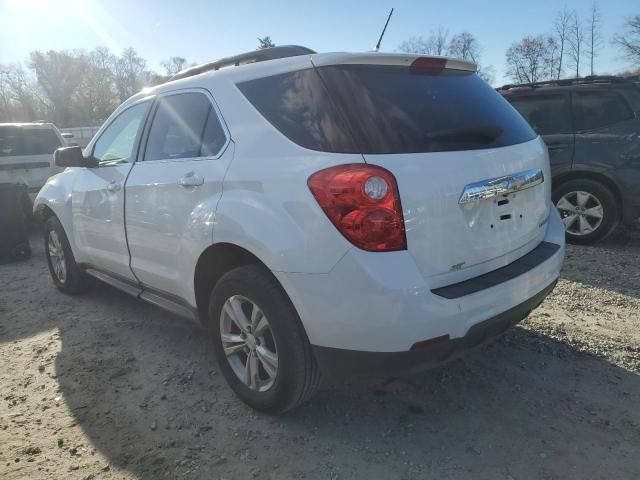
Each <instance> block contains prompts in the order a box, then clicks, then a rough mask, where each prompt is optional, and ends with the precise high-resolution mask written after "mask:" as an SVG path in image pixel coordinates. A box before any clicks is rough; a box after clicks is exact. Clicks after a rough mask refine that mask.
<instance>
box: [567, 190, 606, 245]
mask: <svg viewBox="0 0 640 480" xmlns="http://www.w3.org/2000/svg"><path fill="white" fill-rule="evenodd" d="M556 208H557V209H558V212H560V217H561V218H562V221H563V222H564V226H565V229H566V231H567V232H568V233H570V234H572V235H577V236H583V235H588V234H590V233H593V232H594V231H596V230H597V229H598V228H599V227H600V225H601V224H602V219H603V216H604V211H603V208H602V203H601V202H600V200H599V199H598V198H597V197H596V196H595V195H593V194H591V193H589V192H584V191H575V192H569V193H567V194H565V195H563V196H562V197H561V198H560V199H559V200H558V202H557V203H556Z"/></svg>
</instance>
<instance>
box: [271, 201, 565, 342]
mask: <svg viewBox="0 0 640 480" xmlns="http://www.w3.org/2000/svg"><path fill="white" fill-rule="evenodd" d="M564 235H565V233H564V224H563V223H562V220H561V219H560V217H559V215H558V213H557V212H556V211H555V209H552V211H551V213H550V218H549V222H548V225H547V230H546V233H545V236H544V238H543V239H542V240H543V241H544V242H548V243H552V244H555V245H558V246H559V248H557V249H556V250H555V253H553V254H552V255H551V256H549V257H547V258H546V260H544V261H542V262H540V263H538V264H536V265H535V266H534V267H533V268H531V269H529V270H528V271H526V272H525V273H522V274H521V275H517V276H515V277H513V278H510V279H509V280H506V281H504V282H502V283H499V284H495V285H493V286H490V287H488V288H484V289H482V290H480V291H475V292H474V293H470V294H467V295H463V296H460V297H457V298H444V297H442V296H440V295H437V294H436V293H434V292H433V291H432V290H437V289H438V287H441V286H442V285H441V284H436V283H435V282H434V280H433V279H429V278H425V277H424V276H423V275H422V273H421V272H420V270H419V268H418V267H417V265H416V262H415V261H414V260H413V257H412V256H411V254H410V253H409V252H408V251H400V252H389V253H372V252H365V251H362V250H359V249H356V248H353V249H351V250H350V251H349V252H348V253H347V254H346V255H345V256H344V257H343V258H342V259H341V260H340V261H339V262H338V263H337V264H336V266H335V267H334V268H333V269H332V270H331V271H330V272H329V273H326V274H306V273H285V272H274V275H276V277H277V278H278V280H279V281H280V283H281V284H282V286H283V287H284V289H285V291H286V292H287V294H288V295H289V297H290V298H291V301H292V302H293V304H294V306H295V307H296V309H297V311H298V314H299V315H300V318H301V320H302V323H303V325H304V328H305V330H306V332H307V336H308V338H309V341H310V343H311V344H312V345H314V346H316V347H328V348H329V349H331V351H333V350H352V351H356V352H373V353H375V352H385V353H388V352H408V351H410V350H411V348H412V346H413V345H414V344H416V343H419V342H424V341H428V340H430V339H435V338H440V337H448V338H449V339H450V340H451V341H454V340H456V339H462V338H464V337H466V336H467V334H468V333H469V332H470V331H471V330H472V329H473V328H474V326H475V325H477V324H480V323H481V322H484V321H486V320H488V319H492V318H495V317H497V316H499V315H501V314H503V313H504V312H507V311H510V310H512V309H514V308H516V307H518V306H520V305H522V304H525V306H526V305H527V302H528V301H530V300H531V299H534V298H536V296H537V295H538V294H540V292H544V291H547V290H546V289H547V288H548V287H550V286H551V285H552V284H554V283H555V281H556V280H557V278H558V276H559V274H560V268H561V267H562V263H563V260H564ZM533 247H535V246H532V249H533ZM530 303H536V302H535V301H531V302H530ZM525 310H527V309H525ZM529 310H530V308H529ZM518 311H520V310H518ZM516 316H517V315H516ZM524 316H525V314H523V315H522V316H521V317H520V318H518V319H517V320H516V321H518V320H521V319H522V318H523V317H524Z"/></svg>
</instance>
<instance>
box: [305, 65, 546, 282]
mask: <svg viewBox="0 0 640 480" xmlns="http://www.w3.org/2000/svg"><path fill="white" fill-rule="evenodd" d="M365 58H367V61H366V62H365V61H361V60H360V61H358V59H353V58H349V59H348V61H347V62H345V61H343V62H336V59H331V58H330V59H327V60H326V61H325V62H322V61H316V62H315V63H316V68H317V71H318V73H319V74H320V76H321V78H322V79H323V82H324V83H325V85H326V86H327V88H328V89H329V91H330V92H331V95H332V97H333V98H334V99H335V100H336V103H337V104H338V105H339V108H340V109H341V110H342V114H343V115H344V116H345V117H346V120H347V123H348V125H349V127H350V129H351V133H352V135H353V137H354V140H355V142H356V143H357V144H358V150H359V151H361V152H362V154H363V156H364V159H365V161H366V162H367V163H372V164H375V165H379V166H382V167H384V168H386V169H387V170H389V171H390V172H392V173H393V174H394V175H395V177H396V180H397V182H398V188H399V191H400V199H401V202H402V209H403V214H404V219H405V226H406V235H407V245H408V249H409V251H410V252H411V254H412V256H413V257H414V258H415V260H416V262H417V263H418V265H419V267H420V268H421V270H422V272H423V274H424V275H425V276H427V277H440V279H439V280H435V279H434V280H435V281H433V282H431V283H432V285H433V286H438V284H446V283H447V282H448V281H460V280H461V279H464V278H465V275H464V273H463V272H464V271H466V272H468V275H467V276H472V275H473V276H475V275H479V274H482V273H484V272H485V271H489V270H493V269H496V268H499V267H500V266H503V265H504V264H506V263H509V262H510V261H513V260H515V258H517V257H519V256H521V255H523V254H525V253H527V251H529V250H531V249H533V248H535V246H536V245H537V244H538V243H539V242H540V241H541V239H542V238H543V236H544V232H545V230H546V227H545V225H544V222H545V220H546V219H547V217H548V212H549V206H550V176H549V161H548V157H547V151H546V148H545V147H544V144H543V143H542V141H541V140H540V139H539V138H537V137H536V135H535V133H534V132H533V131H532V130H531V128H530V127H529V126H528V124H527V123H526V122H525V121H524V120H523V119H522V117H521V116H520V115H519V114H518V113H517V112H516V111H515V110H514V109H513V108H512V107H511V106H510V105H509V104H508V102H506V101H505V100H504V99H503V98H502V97H501V96H500V95H499V94H498V93H496V92H495V91H494V90H493V89H492V88H491V87H490V86H489V85H488V84H487V83H485V82H484V81H483V80H481V79H480V78H479V77H478V76H477V75H476V74H475V73H474V70H475V69H474V68H473V67H472V66H470V65H468V64H465V63H463V62H456V61H449V62H447V60H445V59H438V58H436V59H431V58H428V57H418V58H411V57H406V56H398V55H380V56H379V57H376V56H375V55H374V56H368V57H365ZM373 62H375V63H373ZM409 62H410V63H409ZM540 174H542V175H543V176H544V181H541V178H540ZM465 187H468V189H469V190H471V191H473V192H475V194H476V195H477V194H478V192H482V195H484V196H486V197H488V198H475V197H471V198H465V199H463V198H461V197H462V194H463V191H464V190H465ZM509 192H510V193H509Z"/></svg>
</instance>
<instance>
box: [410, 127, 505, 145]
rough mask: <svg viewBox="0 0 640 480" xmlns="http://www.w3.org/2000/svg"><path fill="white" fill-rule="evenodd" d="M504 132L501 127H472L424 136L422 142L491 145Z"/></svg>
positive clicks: (441, 131)
mask: <svg viewBox="0 0 640 480" xmlns="http://www.w3.org/2000/svg"><path fill="white" fill-rule="evenodd" d="M503 131H504V130H503V129H502V127H497V126H496V127H493V126H487V127H474V128H459V129H455V128H452V129H449V130H440V131H437V132H433V133H428V134H426V135H424V137H423V138H424V140H425V141H427V142H429V141H431V142H433V141H436V142H472V143H491V142H493V141H494V140H496V139H497V138H498V137H499V136H500V135H502V132H503Z"/></svg>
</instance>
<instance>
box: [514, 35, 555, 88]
mask: <svg viewBox="0 0 640 480" xmlns="http://www.w3.org/2000/svg"><path fill="white" fill-rule="evenodd" d="M546 48H547V45H546V39H545V37H543V36H542V35H538V36H537V37H525V38H523V39H522V40H521V41H520V42H518V43H513V44H512V45H511V47H509V49H508V50H507V54H506V55H507V75H508V76H509V77H511V78H512V79H513V80H514V81H516V82H518V83H533V82H537V81H539V80H543V76H544V74H545V57H546V55H547V52H546Z"/></svg>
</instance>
